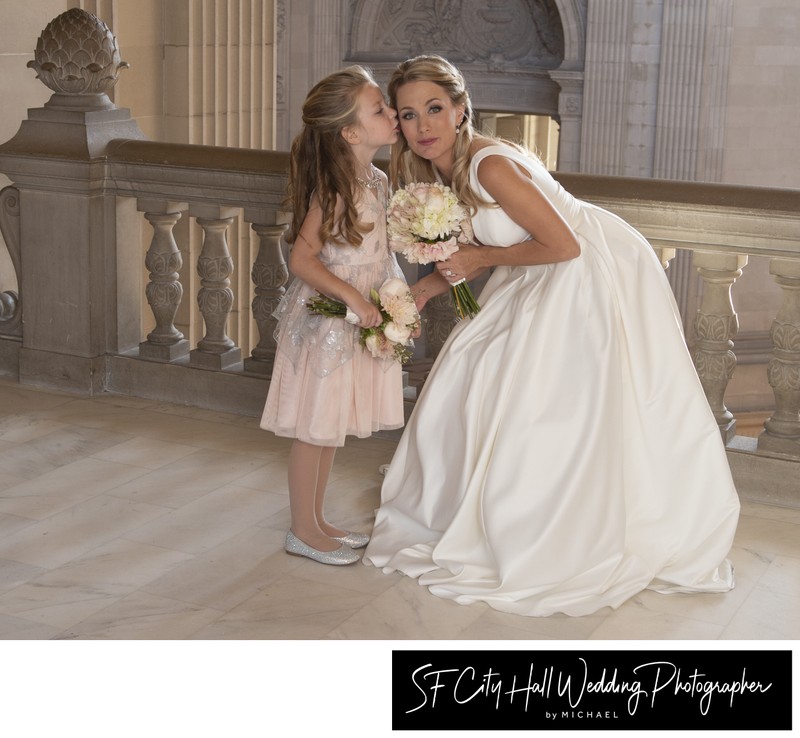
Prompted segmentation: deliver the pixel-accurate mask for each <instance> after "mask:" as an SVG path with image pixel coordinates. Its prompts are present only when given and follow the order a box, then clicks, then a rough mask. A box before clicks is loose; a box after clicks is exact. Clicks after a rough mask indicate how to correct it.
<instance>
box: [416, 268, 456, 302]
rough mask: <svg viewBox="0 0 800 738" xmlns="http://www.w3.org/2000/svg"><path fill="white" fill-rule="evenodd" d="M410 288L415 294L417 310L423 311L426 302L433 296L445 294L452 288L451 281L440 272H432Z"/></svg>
mask: <svg viewBox="0 0 800 738" xmlns="http://www.w3.org/2000/svg"><path fill="white" fill-rule="evenodd" d="M410 289H411V294H412V295H413V296H414V304H415V305H416V306H417V311H421V310H422V308H424V307H425V303H427V302H428V300H430V299H431V298H432V297H436V296H437V295H443V294H444V293H445V292H447V290H449V289H450V283H449V282H448V281H447V280H446V279H445V278H444V277H443V276H441V275H440V274H439V272H432V273H431V274H426V275H425V276H424V277H421V278H420V279H418V280H417V281H416V282H414V284H412V285H411V286H410Z"/></svg>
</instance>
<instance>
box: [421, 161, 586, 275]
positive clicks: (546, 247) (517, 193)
mask: <svg viewBox="0 0 800 738" xmlns="http://www.w3.org/2000/svg"><path fill="white" fill-rule="evenodd" d="M478 179H479V180H480V183H481V184H482V185H483V187H484V188H485V189H486V191H487V192H488V193H489V194H490V195H491V196H492V198H493V199H494V200H495V202H497V204H498V205H499V206H500V207H501V208H502V209H503V210H504V211H505V213H506V214H507V215H508V216H509V218H511V219H512V220H513V221H514V222H515V223H517V224H518V225H520V226H521V227H522V228H524V229H525V230H526V231H527V232H528V233H530V234H531V236H532V238H531V239H529V240H527V241H523V242H522V243H517V244H513V245H512V246H508V247H497V246H469V245H465V246H461V247H460V248H459V250H458V252H456V253H455V254H453V255H452V256H451V257H450V258H449V259H448V260H447V261H444V262H439V263H438V264H437V265H436V268H437V269H438V270H439V272H440V273H442V274H443V273H444V272H446V271H447V270H450V271H453V272H455V273H456V274H457V275H458V276H459V277H463V276H465V275H466V276H468V277H469V278H472V276H474V275H475V274H477V273H480V272H481V271H483V270H484V269H487V268H489V267H493V266H532V265H534V264H555V263H557V262H560V261H569V260H570V259H574V258H575V257H577V256H579V255H580V252H581V249H580V245H579V243H578V239H577V237H576V236H575V233H574V231H573V230H572V229H571V228H570V227H569V225H567V223H566V221H565V220H564V219H563V218H562V217H561V215H560V214H559V212H558V211H557V210H556V209H555V208H554V207H553V205H552V204H551V203H550V200H548V198H547V197H546V196H545V195H544V193H543V192H542V191H541V190H540V189H539V188H538V187H537V186H536V185H535V184H534V182H533V181H532V180H531V178H530V176H529V175H528V173H527V172H524V171H523V170H522V169H521V168H520V167H519V166H517V164H516V163H515V162H513V161H512V160H511V159H508V158H507V157H505V156H499V155H491V156H487V157H486V158H485V159H484V160H483V161H482V162H481V163H480V164H479V165H478ZM450 279H451V280H454V278H452V277H451V278H450Z"/></svg>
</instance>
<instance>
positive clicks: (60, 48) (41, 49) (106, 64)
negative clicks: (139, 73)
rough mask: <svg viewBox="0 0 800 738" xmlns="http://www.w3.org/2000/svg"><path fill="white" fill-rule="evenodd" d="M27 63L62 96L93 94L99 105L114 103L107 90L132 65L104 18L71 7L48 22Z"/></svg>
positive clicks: (45, 82) (39, 77)
mask: <svg viewBox="0 0 800 738" xmlns="http://www.w3.org/2000/svg"><path fill="white" fill-rule="evenodd" d="M28 66H29V67H31V68H33V69H35V70H36V76H37V78H38V79H40V80H41V81H42V82H43V83H44V84H45V85H47V87H49V88H50V89H51V90H53V91H54V92H55V93H56V95H57V96H59V97H60V96H77V95H81V96H87V95H90V96H95V97H97V98H98V100H97V105H98V106H99V107H113V105H112V104H111V102H110V101H109V100H108V98H107V96H106V92H107V91H108V90H110V89H111V88H112V87H114V85H115V84H116V83H117V78H118V77H119V73H120V71H121V70H123V69H127V68H128V67H129V66H130V65H129V64H128V63H127V62H124V61H120V56H119V49H118V47H117V40H116V38H115V37H114V34H112V33H111V31H110V30H109V28H108V26H107V25H106V24H105V23H103V21H101V20H100V19H99V18H98V17H97V16H95V15H92V14H91V13H87V12H86V11H85V10H81V9H80V8H72V9H71V10H68V11H67V12H66V13H62V14H61V15H59V16H58V17H57V18H54V19H53V20H52V21H50V23H48V24H47V27H46V28H45V29H44V31H42V35H41V36H40V37H39V41H38V43H37V44H36V51H35V52H34V59H33V60H32V61H29V62H28ZM59 102H61V103H62V104H63V103H64V99H63V98H61V100H60V101H59ZM67 104H68V103H67Z"/></svg>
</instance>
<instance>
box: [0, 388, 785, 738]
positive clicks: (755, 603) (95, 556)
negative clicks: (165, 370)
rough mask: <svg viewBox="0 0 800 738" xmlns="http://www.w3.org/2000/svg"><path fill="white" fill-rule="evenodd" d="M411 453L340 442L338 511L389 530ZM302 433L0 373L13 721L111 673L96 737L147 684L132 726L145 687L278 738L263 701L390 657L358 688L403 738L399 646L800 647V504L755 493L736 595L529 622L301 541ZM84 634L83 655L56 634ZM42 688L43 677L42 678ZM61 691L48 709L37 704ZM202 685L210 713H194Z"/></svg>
mask: <svg viewBox="0 0 800 738" xmlns="http://www.w3.org/2000/svg"><path fill="white" fill-rule="evenodd" d="M395 445H396V434H394V436H393V437H392V434H389V436H388V437H382V438H372V439H368V440H362V441H352V442H350V443H348V445H347V446H346V447H345V448H344V449H342V450H340V451H339V453H338V455H337V459H336V463H335V465H334V470H333V476H332V479H331V484H330V488H329V494H328V500H329V505H328V510H329V516H330V518H331V519H332V520H334V521H336V522H337V523H339V524H341V525H344V526H347V527H349V528H352V529H354V530H361V531H369V530H370V527H371V523H372V517H373V510H374V509H375V507H376V506H377V504H378V501H379V494H380V484H381V479H382V478H381V476H380V475H379V473H378V467H379V466H380V464H382V463H384V462H387V461H388V460H389V459H390V458H391V455H392V453H393V450H394V447H395ZM288 447H289V443H288V442H287V441H285V440H281V439H276V438H275V437H274V436H272V435H271V434H268V433H265V432H263V431H261V430H260V429H259V428H258V425H257V421H256V420H255V419H254V418H247V417H240V416H235V415H228V414H224V413H215V412H209V411H205V410H199V409H196V408H189V407H183V406H177V405H171V404H168V403H163V402H156V401H149V400H143V399H137V398H130V397H121V396H114V395H105V396H101V397H96V398H91V399H87V398H82V397H76V396H74V395H70V394H64V393H59V392H52V391H43V390H38V389H33V388H30V387H26V386H20V385H19V384H17V383H15V382H12V381H8V380H0V640H2V642H3V644H4V645H3V646H2V647H0V655H1V657H2V658H3V663H4V664H5V668H4V669H3V674H4V675H5V676H6V677H8V678H7V679H6V680H5V681H4V682H3V684H4V687H3V694H4V697H5V700H4V702H5V704H6V707H7V709H6V711H5V712H6V717H5V718H4V723H5V724H6V725H7V726H8V725H10V726H15V725H16V724H17V723H15V719H17V720H18V724H19V725H20V726H24V729H23V730H22V732H19V733H15V734H18V735H22V734H25V735H51V734H53V732H54V731H55V730H59V731H60V729H61V726H62V715H63V714H64V713H69V712H70V711H73V710H74V709H75V705H78V704H82V703H83V701H84V700H85V695H86V692H87V685H91V690H92V694H93V695H101V696H102V697H98V698H96V699H94V701H93V703H92V711H91V717H92V720H93V721H94V722H93V723H91V724H90V723H89V722H87V721H88V716H87V715H86V714H84V715H82V718H81V721H82V722H81V725H82V732H81V734H82V735H84V736H94V735H97V736H105V735H108V734H109V732H108V725H109V724H113V725H115V726H117V725H118V724H119V717H118V716H119V714H120V711H125V712H126V714H129V713H130V712H131V707H130V705H131V703H130V694H131V693H135V694H137V695H139V697H138V698H137V699H138V701H139V703H140V707H141V709H140V710H139V711H137V712H136V716H138V719H139V723H138V724H137V723H135V722H131V723H130V725H132V726H135V729H134V728H131V732H128V733H124V735H131V736H134V735H141V734H142V732H141V731H145V730H146V731H147V732H150V723H149V722H148V721H149V720H151V716H150V713H149V712H147V711H144V708H143V707H142V706H143V705H144V704H145V701H144V696H145V695H147V696H148V698H149V701H147V705H149V706H151V705H155V706H156V708H154V709H158V710H159V712H158V718H157V719H158V720H159V724H160V725H161V726H162V727H164V730H165V731H166V732H164V731H162V732H161V734H162V735H173V734H174V735H187V734H192V735H195V736H206V735H208V736H212V735H213V736H218V735H243V736H244V735H267V734H269V731H268V730H267V729H266V728H265V729H264V730H266V732H263V731H262V732H259V731H260V729H261V728H263V726H268V725H269V724H270V723H272V724H273V725H274V722H273V721H272V718H271V719H270V720H267V721H264V719H263V701H264V699H265V695H271V696H273V697H274V696H275V695H280V697H279V698H278V699H277V701H276V699H272V700H271V701H270V708H269V709H270V710H271V712H270V715H272V716H274V715H276V714H280V711H281V710H282V711H283V713H284V717H285V718H286V719H287V720H293V719H295V718H296V715H297V711H298V710H302V709H304V705H305V704H306V698H305V697H304V696H303V695H304V693H303V691H298V690H297V689H296V688H295V687H293V686H291V685H296V684H304V683H305V681H307V680H306V677H307V672H306V668H307V666H306V664H307V663H308V660H309V659H314V658H321V659H323V661H324V662H325V663H326V664H343V663H344V664H353V663H354V664H356V665H358V664H362V665H363V664H368V665H369V666H370V667H371V671H370V673H371V674H373V675H377V676H373V678H372V679H366V680H363V679H362V680H361V681H360V683H359V687H358V692H357V694H356V696H354V697H353V699H355V700H356V702H357V707H356V709H357V710H358V715H359V717H361V718H363V717H364V716H365V714H368V713H365V710H366V709H368V708H369V709H371V710H373V712H374V714H375V721H377V722H376V726H375V727H374V729H373V730H371V733H372V734H374V735H384V734H387V735H388V733H389V732H391V730H390V729H389V727H388V715H389V714H390V711H391V706H390V704H389V696H390V694H391V689H390V687H389V686H388V685H389V684H390V682H391V679H390V671H391V661H390V658H391V653H392V649H395V648H406V649H407V648H412V649H413V648H417V649H422V650H425V649H432V648H438V649H448V648H457V649H458V648H462V649H470V648H474V647H483V648H499V649H502V648H505V649H506V650H515V649H523V650H526V649H527V650H530V649H541V650H550V649H553V648H559V647H561V648H564V647H567V648H585V649H595V650H597V649H600V650H602V649H607V648H611V647H614V645H616V646H617V647H623V648H625V647H631V648H646V647H648V645H649V646H650V647H652V645H653V641H656V642H659V643H661V644H662V645H663V646H664V647H667V643H666V642H669V644H671V645H672V646H673V647H675V648H680V647H681V644H683V647H684V648H685V647H686V644H687V643H688V644H689V646H688V647H689V648H709V647H719V648H728V649H731V648H733V649H737V648H739V645H740V644H741V642H742V641H750V642H754V643H755V645H752V644H751V645H750V646H749V647H753V648H760V647H765V648H772V649H784V648H793V643H792V642H793V641H795V640H797V639H800V510H794V509H781V508H775V507H768V506H764V505H759V504H752V503H749V502H747V501H745V502H744V503H743V509H742V516H741V522H740V525H739V529H738V533H737V536H736V541H735V547H734V549H733V551H732V554H731V557H732V559H733V561H734V564H735V567H736V572H737V586H736V589H735V590H734V591H733V592H731V593H729V594H726V595H673V596H660V595H657V594H654V593H651V592H644V593H642V594H640V595H638V596H636V597H634V598H632V599H631V600H630V601H628V602H626V603H625V604H624V605H623V606H622V607H620V608H619V609H618V610H616V611H611V610H604V611H601V612H598V613H596V614H594V615H591V616H587V617H580V618H570V617H566V616H553V617H549V618H526V617H521V616H515V615H510V614H505V613H500V612H496V611H494V610H491V609H490V608H488V607H485V606H482V605H472V606H460V605H457V604H454V603H453V602H450V601H445V600H441V599H439V598H437V597H434V596H433V595H431V594H430V593H428V591H427V590H426V589H424V588H422V587H420V586H419V585H418V584H417V583H416V581H415V580H411V579H408V578H406V577H403V576H401V575H384V574H382V573H380V572H379V571H376V570H375V569H374V568H372V567H368V566H363V565H362V564H360V563H357V564H354V565H352V566H348V567H341V568H339V567H336V568H334V567H328V566H322V565H320V564H316V563H314V562H312V561H309V560H308V559H302V558H298V557H294V556H289V555H287V554H286V553H285V552H284V551H283V541H284V536H285V532H286V529H287V526H288V522H289V511H288V498H287V488H286V454H287V450H288ZM378 641H380V643H377V642H378ZM576 642H577V643H578V644H581V645H576ZM710 642H725V643H727V645H724V643H717V644H716V646H714V644H710ZM78 643H81V644H83V646H81V651H80V653H78V654H76V653H75V652H74V650H68V651H64V650H62V649H61V648H57V647H56V646H57V645H58V644H61V645H62V646H70V647H71V648H74V647H77V644H78ZM45 644H51V645H50V647H49V648H44V646H45ZM93 644H96V645H101V644H102V645H103V648H104V649H113V650H111V651H108V650H103V651H97V650H96V649H95V648H93V647H92V646H93ZM215 644H216V645H218V646H222V645H223V644H224V646H225V648H226V651H224V652H220V650H219V648H215ZM239 644H241V646H243V647H245V648H246V650H242V648H240V647H239ZM337 644H338V645H337ZM370 644H372V645H370ZM625 644H629V645H627V646H626V645H625ZM189 645H192V647H193V648H192V650H189V651H187V650H186V647H187V646H189ZM156 646H157V650H155V647H156ZM198 649H202V650H198ZM332 649H333V650H332ZM298 656H300V657H301V658H299V657H298ZM354 658H355V659H356V660H355V661H353V659H354ZM137 659H138V660H137ZM376 659H377V662H376ZM12 664H13V666H12V667H9V665H12ZM45 665H46V666H45ZM154 665H157V667H154ZM209 665H213V670H212V672H211V673H210V672H209ZM137 667H138V668H137ZM81 669H82V671H81ZM111 675H113V676H111ZM12 676H13V679H12V678H11V677H12ZM31 681H35V683H36V685H37V688H36V689H29V688H27V687H26V686H25V685H26V684H28V683H29V682H31ZM324 684H326V682H324V681H323V685H324ZM287 685H288V686H287ZM43 690H44V693H46V694H47V704H48V707H49V708H50V709H49V710H47V711H41V710H40V709H39V708H40V706H41V704H40V703H41V694H42V693H43ZM287 692H288V695H289V696H287ZM165 694H169V695H170V699H169V700H168V701H167V703H168V704H167V703H165V702H164V701H163V695H165ZM349 694H351V695H353V694H354V693H352V692H350V693H349ZM203 695H207V700H205V701H206V702H207V706H206V707H205V708H204V709H203V710H201V711H199V712H198V711H194V712H191V713H190V714H189V713H187V711H186V710H183V709H182V708H180V705H181V704H182V703H184V702H186V703H191V704H193V705H197V704H198V703H200V704H202V703H203V702H204V700H203V697H202V696H203ZM291 695H294V696H295V699H293V698H292V696H291ZM343 696H344V697H346V695H341V694H340V693H339V691H338V690H336V689H333V690H331V689H323V690H321V691H320V692H319V693H318V694H317V695H316V699H317V703H316V704H317V705H318V708H319V709H318V710H316V711H315V718H316V719H318V721H319V726H318V727H320V728H323V729H327V728H328V727H329V723H330V720H331V719H332V717H331V716H333V717H335V718H336V719H337V720H341V721H345V723H347V724H349V721H350V720H351V719H352V715H353V709H354V708H353V706H352V704H350V702H351V701H349V700H348V699H346V698H345V699H343ZM323 697H327V699H328V702H324V701H323V702H320V700H322V699H323ZM226 700H227V701H226ZM159 705H160V707H159ZM212 705H213V706H214V707H216V708H217V713H218V714H217V713H212V712H211V709H212ZM229 705H232V707H231V706H229ZM276 711H277V712H276ZM32 715H35V716H36V718H35V720H34V722H36V721H38V724H39V725H40V726H44V725H45V721H47V720H48V719H49V720H51V721H53V722H51V723H48V724H47V726H48V727H47V728H44V727H42V730H41V731H40V732H36V731H35V730H32V729H31V726H32V722H31V721H32V717H31V716H32ZM189 717H191V718H193V720H194V724H193V726H192V730H191V731H189V732H187V725H189V724H190V723H189V722H187V720H189ZM306 717H307V718H308V716H306ZM170 719H172V720H173V721H174V722H173V723H170V722H169V720H170ZM237 719H238V720H239V723H238V727H239V728H240V729H237V723H236V720H237ZM312 719H314V718H312ZM126 720H127V719H126ZM215 720H216V721H218V722H215ZM247 721H249V722H247ZM262 724H263V725H262ZM170 725H174V730H169V726H170ZM254 725H255V726H257V727H256V728H254V727H253V726H254ZM309 725H310V723H309ZM378 725H380V726H382V728H385V730H383V729H382V728H380V727H378ZM137 730H138V731H139V732H136V731H137ZM326 732H327V733H328V734H330V735H337V734H339V733H337V732H336V731H335V730H334V731H330V730H326ZM346 732H347V734H350V732H351V731H350V730H347V731H346ZM116 734H119V733H116V732H115V735H116Z"/></svg>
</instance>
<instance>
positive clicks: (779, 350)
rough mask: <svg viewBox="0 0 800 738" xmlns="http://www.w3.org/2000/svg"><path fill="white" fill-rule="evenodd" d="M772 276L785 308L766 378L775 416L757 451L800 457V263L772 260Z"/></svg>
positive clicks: (777, 322)
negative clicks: (780, 291) (771, 391)
mask: <svg viewBox="0 0 800 738" xmlns="http://www.w3.org/2000/svg"><path fill="white" fill-rule="evenodd" d="M769 271H770V274H772V275H773V277H774V278H775V281H776V282H777V283H778V284H779V285H780V287H781V289H782V290H783V305H782V306H781V309H780V311H779V312H778V315H777V316H776V317H775V322H774V323H773V324H772V330H771V331H770V336H771V337H772V344H773V355H772V360H771V361H770V362H769V368H768V370H767V376H768V378H769V383H770V385H771V386H772V390H773V392H774V393H775V412H774V413H772V416H771V417H770V418H769V419H768V420H767V422H766V423H765V424H764V428H765V430H764V432H763V433H762V434H761V436H760V437H759V439H758V448H759V449H760V450H765V451H775V452H777V453H784V454H791V455H793V456H798V455H800V261H798V260H789V259H772V261H771V262H770V267H769Z"/></svg>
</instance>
